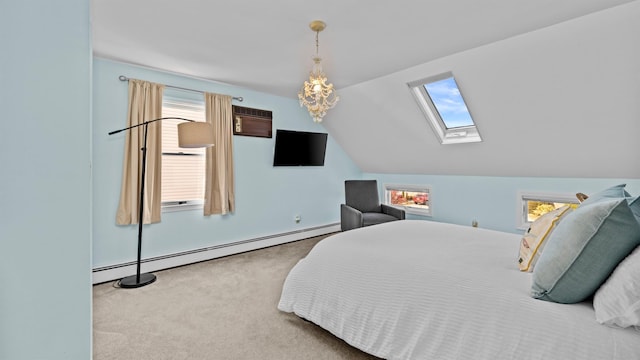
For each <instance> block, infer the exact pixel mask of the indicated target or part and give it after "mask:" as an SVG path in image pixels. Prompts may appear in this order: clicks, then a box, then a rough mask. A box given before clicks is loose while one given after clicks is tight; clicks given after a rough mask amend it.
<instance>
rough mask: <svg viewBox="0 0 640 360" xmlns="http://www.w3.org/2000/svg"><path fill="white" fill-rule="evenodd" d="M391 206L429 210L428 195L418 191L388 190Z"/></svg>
mask: <svg viewBox="0 0 640 360" xmlns="http://www.w3.org/2000/svg"><path fill="white" fill-rule="evenodd" d="M390 193H391V198H390V200H391V204H392V205H399V206H408V207H416V208H425V209H428V208H429V193H428V192H419V191H404V190H390Z"/></svg>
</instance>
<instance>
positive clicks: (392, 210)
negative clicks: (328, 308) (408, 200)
mask: <svg viewBox="0 0 640 360" xmlns="http://www.w3.org/2000/svg"><path fill="white" fill-rule="evenodd" d="M381 208H382V212H383V213H384V214H387V215H391V216H393V217H395V218H398V220H404V219H405V216H406V215H405V212H404V209H398V208H397V207H394V206H390V205H386V204H381Z"/></svg>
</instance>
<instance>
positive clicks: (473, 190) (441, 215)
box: [363, 173, 640, 233]
mask: <svg viewBox="0 0 640 360" xmlns="http://www.w3.org/2000/svg"><path fill="white" fill-rule="evenodd" d="M363 177H364V178H366V179H376V180H378V186H379V188H380V196H381V198H382V196H383V195H384V192H383V186H384V184H385V183H386V184H415V185H430V186H431V208H432V211H433V216H431V217H425V216H414V215H410V216H408V218H413V219H424V220H433V221H439V222H448V223H453V224H461V225H471V221H472V220H474V219H475V220H477V221H478V223H479V227H483V228H487V229H493V230H500V231H506V232H513V233H522V230H518V229H517V228H516V226H517V225H516V218H517V216H516V209H517V206H518V192H519V191H530V192H549V193H569V194H575V193H577V192H582V193H585V194H592V193H595V192H597V191H600V190H602V189H605V188H607V187H609V186H613V185H618V184H627V187H626V189H627V191H628V192H629V193H630V194H631V195H634V196H637V195H640V180H639V179H582V178H580V179H578V178H571V179H569V178H530V177H527V178H524V177H488V176H446V175H392V174H371V173H365V174H363Z"/></svg>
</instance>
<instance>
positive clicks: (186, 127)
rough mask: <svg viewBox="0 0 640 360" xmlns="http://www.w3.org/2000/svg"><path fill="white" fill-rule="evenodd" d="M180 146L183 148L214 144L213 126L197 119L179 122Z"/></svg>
mask: <svg viewBox="0 0 640 360" xmlns="http://www.w3.org/2000/svg"><path fill="white" fill-rule="evenodd" d="M178 146H180V147H182V148H199V147H209V146H213V127H212V126H211V124H209V123H206V122H196V121H189V122H183V123H180V124H178Z"/></svg>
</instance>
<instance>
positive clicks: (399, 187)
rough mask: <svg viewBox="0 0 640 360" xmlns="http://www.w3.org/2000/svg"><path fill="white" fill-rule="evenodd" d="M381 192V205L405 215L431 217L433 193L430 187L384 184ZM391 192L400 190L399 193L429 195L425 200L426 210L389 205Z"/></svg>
mask: <svg viewBox="0 0 640 360" xmlns="http://www.w3.org/2000/svg"><path fill="white" fill-rule="evenodd" d="M382 190H383V194H384V196H383V202H382V203H383V204H385V205H388V206H393V207H395V208H399V209H403V210H404V211H405V212H406V213H407V214H413V215H420V216H429V217H431V216H433V206H432V204H431V200H432V196H433V192H432V187H431V185H417V184H390V183H389V184H387V183H385V184H384V185H383V187H382ZM392 190H400V191H411V192H424V193H427V194H428V195H429V198H428V200H427V204H428V209H424V208H415V207H411V206H406V205H394V204H391V191H392Z"/></svg>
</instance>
